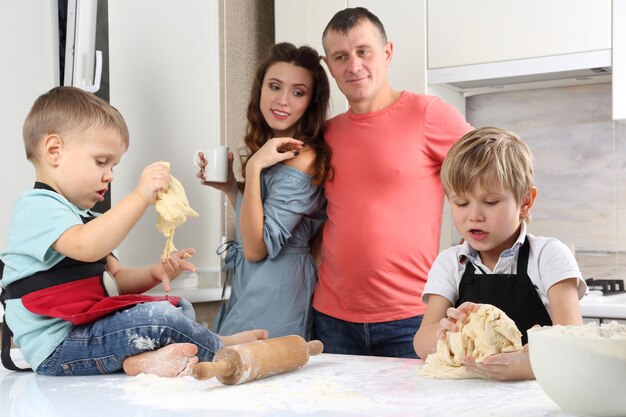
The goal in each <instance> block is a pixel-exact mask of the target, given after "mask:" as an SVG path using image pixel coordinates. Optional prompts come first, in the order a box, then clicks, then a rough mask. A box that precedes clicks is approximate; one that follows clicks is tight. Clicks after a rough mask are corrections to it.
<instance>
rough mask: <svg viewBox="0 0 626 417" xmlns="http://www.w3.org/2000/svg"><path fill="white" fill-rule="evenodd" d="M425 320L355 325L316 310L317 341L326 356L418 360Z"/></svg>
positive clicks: (314, 326) (314, 311)
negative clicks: (419, 336)
mask: <svg viewBox="0 0 626 417" xmlns="http://www.w3.org/2000/svg"><path fill="white" fill-rule="evenodd" d="M422 318H423V316H421V315H419V316H415V317H410V318H408V319H403V320H396V321H388V322H384V323H352V322H349V321H344V320H339V319H336V318H334V317H330V316H327V315H326V314H323V313H320V312H319V311H316V310H313V330H314V334H315V337H316V338H317V339H319V340H321V341H322V343H324V353H342V354H348V355H368V356H392V357H398V358H417V355H416V354H415V349H414V348H413V337H414V336H415V333H416V332H417V329H419V327H420V325H421V324H422Z"/></svg>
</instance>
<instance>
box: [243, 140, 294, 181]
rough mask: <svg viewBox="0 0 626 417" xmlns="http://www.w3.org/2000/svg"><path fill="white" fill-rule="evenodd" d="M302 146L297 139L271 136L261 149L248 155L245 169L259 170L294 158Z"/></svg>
mask: <svg viewBox="0 0 626 417" xmlns="http://www.w3.org/2000/svg"><path fill="white" fill-rule="evenodd" d="M302 147H303V143H302V142H301V141H299V140H297V139H293V138H272V139H270V140H268V141H267V142H265V143H264V144H263V146H261V149H259V150H258V151H256V152H255V153H254V155H252V156H251V157H250V159H249V160H248V163H247V165H246V171H247V170H248V169H256V170H257V171H258V172H260V171H261V170H262V169H264V168H267V167H271V166H272V165H275V164H277V163H279V162H282V161H286V160H287V159H291V158H295V157H296V156H298V154H299V153H300V151H301V150H302ZM246 174H247V172H246Z"/></svg>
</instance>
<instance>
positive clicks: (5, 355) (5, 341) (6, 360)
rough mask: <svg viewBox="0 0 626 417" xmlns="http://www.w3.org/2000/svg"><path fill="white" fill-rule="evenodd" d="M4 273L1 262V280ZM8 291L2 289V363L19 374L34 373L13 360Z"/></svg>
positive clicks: (0, 293) (0, 298)
mask: <svg viewBox="0 0 626 417" xmlns="http://www.w3.org/2000/svg"><path fill="white" fill-rule="evenodd" d="M3 272H4V262H2V261H0V279H2V273H3ZM5 296H6V290H5V289H4V288H2V289H0V303H2V308H3V309H4V312H3V314H2V346H1V347H0V349H1V351H0V360H1V361H2V366H4V367H5V368H6V369H8V370H10V371H17V372H28V371H32V369H31V368H20V367H18V366H17V365H16V364H15V362H13V359H12V358H11V340H12V339H13V332H12V331H11V329H9V325H8V324H7V318H6V304H5V300H6V298H5Z"/></svg>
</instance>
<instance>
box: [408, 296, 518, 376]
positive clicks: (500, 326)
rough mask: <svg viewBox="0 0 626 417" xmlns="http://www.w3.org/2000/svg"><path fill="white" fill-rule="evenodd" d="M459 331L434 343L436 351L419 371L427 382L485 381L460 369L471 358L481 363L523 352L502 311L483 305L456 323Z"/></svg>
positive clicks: (447, 333)
mask: <svg viewBox="0 0 626 417" xmlns="http://www.w3.org/2000/svg"><path fill="white" fill-rule="evenodd" d="M459 327H460V328H459V330H458V331H456V332H446V338H445V340H441V339H440V340H438V341H437V351H436V352H435V353H432V354H430V355H428V357H427V358H426V361H425V363H424V366H423V367H422V368H421V369H420V370H419V371H418V373H419V374H420V375H422V376H426V377H429V378H445V379H464V378H485V377H484V376H483V375H480V374H477V373H475V372H472V371H471V370H470V369H469V368H467V367H466V366H465V365H463V359H464V358H465V357H466V356H471V357H473V358H474V360H475V361H476V362H482V361H483V359H484V358H485V357H487V356H489V355H493V354H496V353H503V352H514V351H516V350H520V349H521V348H522V334H521V333H520V331H519V330H518V329H517V326H516V325H515V322H514V321H513V320H511V319H510V318H509V317H508V316H507V315H506V314H505V313H504V311H502V310H500V309H499V308H497V307H495V306H492V305H490V304H483V305H481V306H480V308H479V309H478V310H476V311H473V312H472V313H470V314H469V315H468V316H467V318H466V319H465V321H463V322H462V323H459Z"/></svg>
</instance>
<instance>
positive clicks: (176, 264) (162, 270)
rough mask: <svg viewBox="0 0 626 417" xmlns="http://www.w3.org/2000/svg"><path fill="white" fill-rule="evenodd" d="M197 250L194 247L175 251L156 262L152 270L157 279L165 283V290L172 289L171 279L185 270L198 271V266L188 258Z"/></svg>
mask: <svg viewBox="0 0 626 417" xmlns="http://www.w3.org/2000/svg"><path fill="white" fill-rule="evenodd" d="M195 253H196V251H195V250H194V249H193V248H185V249H182V250H179V251H177V252H175V253H173V254H172V255H171V256H170V257H169V258H167V259H165V260H164V261H161V262H159V263H157V264H155V265H154V266H153V267H152V270H151V271H150V272H151V274H152V277H153V278H154V279H155V280H156V281H160V282H162V283H163V289H164V290H165V292H169V291H170V281H171V280H173V279H174V278H176V277H177V276H179V275H180V274H181V272H183V271H191V272H196V267H195V266H194V265H193V264H192V263H191V262H188V261H185V259H186V258H189V257H191V256H193V255H194V254H195Z"/></svg>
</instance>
